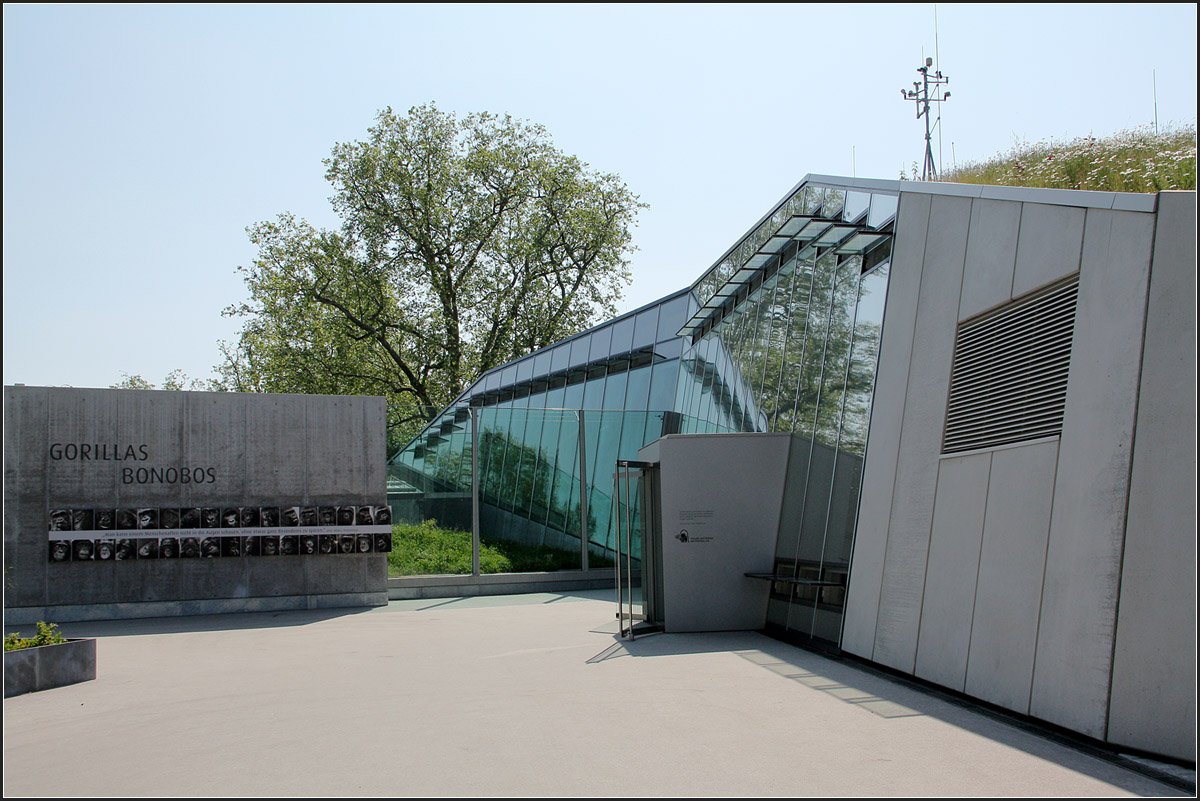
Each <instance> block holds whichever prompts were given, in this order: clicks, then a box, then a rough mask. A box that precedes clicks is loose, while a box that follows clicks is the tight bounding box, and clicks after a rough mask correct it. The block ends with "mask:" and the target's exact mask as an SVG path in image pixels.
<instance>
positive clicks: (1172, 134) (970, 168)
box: [941, 125, 1196, 192]
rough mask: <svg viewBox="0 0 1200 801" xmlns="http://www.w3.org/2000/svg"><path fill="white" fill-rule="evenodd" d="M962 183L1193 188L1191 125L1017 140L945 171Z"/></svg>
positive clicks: (1121, 188) (1101, 188) (1144, 189)
mask: <svg viewBox="0 0 1200 801" xmlns="http://www.w3.org/2000/svg"><path fill="white" fill-rule="evenodd" d="M941 180H943V181H953V182H955V183H962V184H994V185H1001V186H1034V187H1047V188H1051V189H1088V190H1094V191H1104V192H1161V191H1164V190H1169V189H1185V190H1191V189H1195V188H1196V126H1195V125H1187V126H1184V127H1181V128H1171V129H1167V130H1163V131H1161V132H1158V133H1155V131H1154V129H1153V128H1150V127H1147V126H1142V127H1138V128H1133V129H1130V130H1127V131H1121V132H1119V133H1116V134H1113V135H1112V136H1109V137H1105V138H1103V139H1097V138H1096V137H1094V136H1085V137H1081V138H1079V139H1075V140H1072V141H1070V142H1038V143H1036V144H1029V143H1028V142H1022V143H1020V144H1018V145H1016V146H1015V147H1013V149H1012V150H1010V151H1008V152H1007V153H1002V154H1000V155H999V156H996V157H995V158H993V159H990V160H988V161H984V162H978V163H972V164H967V165H966V166H963V167H960V168H959V169H957V170H953V171H948V172H947V173H945V175H943V176H942V178H941Z"/></svg>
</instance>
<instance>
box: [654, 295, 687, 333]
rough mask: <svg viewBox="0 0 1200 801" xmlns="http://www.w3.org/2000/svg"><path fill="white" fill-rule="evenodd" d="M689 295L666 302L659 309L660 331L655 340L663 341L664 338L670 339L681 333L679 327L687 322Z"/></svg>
mask: <svg viewBox="0 0 1200 801" xmlns="http://www.w3.org/2000/svg"><path fill="white" fill-rule="evenodd" d="M687 306H688V297H687V295H681V296H680V297H678V298H676V299H675V300H672V301H670V302H668V303H664V304H663V305H662V306H660V307H659V310H658V333H657V334H656V336H655V341H657V342H661V341H663V340H664V339H670V338H671V337H673V336H675V335H676V334H677V333H679V329H680V328H682V327H683V324H684V323H685V322H687Z"/></svg>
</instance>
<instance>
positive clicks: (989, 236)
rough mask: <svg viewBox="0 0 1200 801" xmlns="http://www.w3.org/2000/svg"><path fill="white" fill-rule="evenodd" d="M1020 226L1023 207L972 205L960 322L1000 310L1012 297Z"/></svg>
mask: <svg viewBox="0 0 1200 801" xmlns="http://www.w3.org/2000/svg"><path fill="white" fill-rule="evenodd" d="M1020 225H1021V204H1020V203H1004V202H1001V201H998V200H982V199H981V200H976V201H975V202H974V203H972V205H971V230H970V233H969V235H968V237H967V261H966V264H965V265H964V266H963V286H962V299H961V300H960V301H959V306H958V319H959V320H965V319H966V318H968V317H972V316H974V315H976V314H979V313H980V312H982V311H987V310H988V309H990V308H992V307H993V306H999V305H1000V304H1001V303H1005V302H1007V301H1008V300H1009V299H1010V298H1011V297H1012V288H1013V269H1014V267H1015V265H1016V260H1017V232H1018V230H1019V228H1020Z"/></svg>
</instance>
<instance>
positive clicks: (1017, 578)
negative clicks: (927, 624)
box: [966, 440, 1058, 713]
mask: <svg viewBox="0 0 1200 801" xmlns="http://www.w3.org/2000/svg"><path fill="white" fill-rule="evenodd" d="M1057 458H1058V442H1057V441H1056V440H1050V441H1046V442H1039V443H1036V444H1033V445H1026V446H1023V447H1016V448H1004V449H1001V450H997V451H995V452H994V453H993V454H992V471H991V476H990V477H989V480H988V503H987V515H986V517H985V520H984V525H983V547H982V548H981V550H980V554H979V566H978V570H979V579H978V586H977V589H976V592H975V617H974V622H973V624H972V626H971V653H970V658H969V660H968V663H967V683H966V692H967V694H969V695H973V696H975V697H977V698H982V699H984V700H985V701H991V702H992V703H994V704H997V705H999V706H1002V707H1004V708H1005V709H1011V710H1014V711H1016V712H1021V713H1025V712H1027V711H1028V710H1029V688H1030V685H1031V684H1032V681H1033V656H1034V646H1035V644H1036V642H1037V633H1038V617H1039V613H1040V610H1041V596H1042V574H1043V572H1044V568H1045V564H1046V537H1047V535H1048V534H1049V531H1050V507H1051V500H1052V498H1053V497H1054V468H1055V465H1056V463H1057Z"/></svg>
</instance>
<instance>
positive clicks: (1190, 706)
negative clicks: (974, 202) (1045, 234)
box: [1107, 192, 1196, 762]
mask: <svg viewBox="0 0 1200 801" xmlns="http://www.w3.org/2000/svg"><path fill="white" fill-rule="evenodd" d="M1195 225H1196V195H1195V193H1194V192H1165V193H1163V194H1162V195H1161V196H1160V197H1159V212H1158V225H1157V229H1156V232H1155V240H1154V258H1153V262H1152V264H1151V272H1150V297H1149V304H1148V307H1147V314H1146V339H1145V348H1144V351H1143V359H1142V376H1141V391H1140V393H1139V398H1138V409H1137V437H1136V439H1135V441H1134V447H1133V474H1132V476H1131V479H1130V488H1129V520H1128V523H1127V525H1126V529H1125V550H1124V561H1123V564H1122V566H1121V601H1120V607H1119V609H1118V613H1117V632H1116V648H1115V650H1114V653H1113V671H1112V672H1113V675H1112V700H1111V708H1110V712H1109V720H1108V735H1107V739H1108V740H1110V741H1112V742H1114V743H1118V744H1121V745H1127V746H1135V747H1141V748H1145V749H1148V750H1151V751H1155V752H1159V753H1164V754H1168V755H1170V756H1173V757H1176V758H1177V759H1186V760H1191V761H1193V762H1194V761H1195V759H1196V740H1195V723H1196V695H1195V688H1196V573H1195V566H1196V529H1195V523H1196V453H1195V442H1196V395H1195V388H1196V240H1195V238H1194V236H1193V232H1194V231H1195ZM1189 520H1190V521H1191V523H1192V526H1191V528H1190V529H1189V527H1188V526H1187V525H1186V521H1189ZM1180 521H1184V525H1180ZM1181 688H1183V689H1184V690H1186V689H1187V688H1190V690H1191V691H1190V692H1186V691H1185V692H1184V693H1183V695H1182V697H1181V696H1180V692H1179V691H1180V689H1181Z"/></svg>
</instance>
